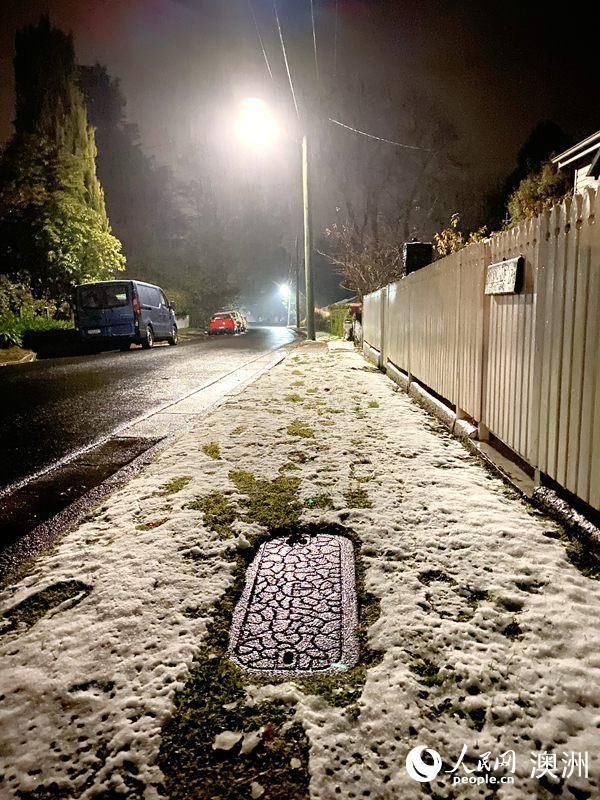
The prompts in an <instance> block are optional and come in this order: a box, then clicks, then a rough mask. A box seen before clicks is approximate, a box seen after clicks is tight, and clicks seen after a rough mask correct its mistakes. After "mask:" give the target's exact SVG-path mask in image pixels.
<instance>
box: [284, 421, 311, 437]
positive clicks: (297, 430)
mask: <svg viewBox="0 0 600 800" xmlns="http://www.w3.org/2000/svg"><path fill="white" fill-rule="evenodd" d="M287 432H288V435H289V436H300V437H301V438H303V439H314V438H315V432H314V431H313V429H312V428H311V427H310V426H309V425H307V424H306V423H305V422H302V421H301V420H299V419H294V420H292V421H291V422H290V424H289V425H288V426H287Z"/></svg>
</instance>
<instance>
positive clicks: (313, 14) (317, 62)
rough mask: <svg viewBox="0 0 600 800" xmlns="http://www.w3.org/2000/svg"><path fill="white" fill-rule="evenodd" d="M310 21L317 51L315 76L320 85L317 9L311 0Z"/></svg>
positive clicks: (314, 47)
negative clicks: (316, 23) (316, 28)
mask: <svg viewBox="0 0 600 800" xmlns="http://www.w3.org/2000/svg"><path fill="white" fill-rule="evenodd" d="M310 19H311V22H312V35H313V50H314V51H315V74H316V76H317V84H318V83H319V59H318V58H317V33H316V30H315V7H314V3H313V0H310Z"/></svg>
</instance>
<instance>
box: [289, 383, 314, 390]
mask: <svg viewBox="0 0 600 800" xmlns="http://www.w3.org/2000/svg"><path fill="white" fill-rule="evenodd" d="M292 386H304V381H294V382H293V383H292ZM308 391H309V392H310V389H309V390H308Z"/></svg>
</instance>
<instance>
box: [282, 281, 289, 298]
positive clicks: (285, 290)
mask: <svg viewBox="0 0 600 800" xmlns="http://www.w3.org/2000/svg"><path fill="white" fill-rule="evenodd" d="M279 294H280V295H281V296H282V297H283V298H284V300H287V298H288V297H289V296H290V286H289V284H287V283H281V284H279Z"/></svg>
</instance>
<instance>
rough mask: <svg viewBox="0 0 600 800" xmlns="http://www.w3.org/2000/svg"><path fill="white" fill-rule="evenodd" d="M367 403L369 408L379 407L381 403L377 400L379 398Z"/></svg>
mask: <svg viewBox="0 0 600 800" xmlns="http://www.w3.org/2000/svg"><path fill="white" fill-rule="evenodd" d="M367 405H368V407H369V408H379V403H378V402H377V400H369V402H368V403H367Z"/></svg>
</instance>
